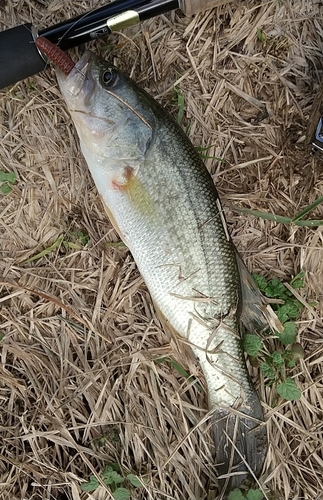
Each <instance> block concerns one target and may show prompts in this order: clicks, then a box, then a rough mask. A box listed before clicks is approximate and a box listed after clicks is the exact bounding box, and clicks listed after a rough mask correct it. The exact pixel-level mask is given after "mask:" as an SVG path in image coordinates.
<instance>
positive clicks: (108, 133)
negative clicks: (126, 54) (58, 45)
mask: <svg viewBox="0 0 323 500" xmlns="http://www.w3.org/2000/svg"><path fill="white" fill-rule="evenodd" d="M56 75H57V80H58V83H59V86H60V89H61V92H62V94H63V96H64V98H65V101H66V103H67V106H68V108H69V111H70V113H71V116H72V119H73V121H74V124H75V127H76V129H77V132H78V135H79V138H80V142H81V147H82V150H83V152H84V150H86V152H87V154H86V156H87V157H88V156H92V157H95V158H97V159H100V160H101V164H102V163H103V161H102V160H110V162H107V163H106V165H109V164H110V165H111V164H112V163H113V164H114V168H118V166H119V167H120V169H123V170H124V169H125V168H128V167H129V166H130V167H131V168H132V170H134V171H135V170H137V169H138V168H139V167H140V166H141V165H142V163H143V161H144V158H145V155H146V152H147V149H148V148H149V145H150V143H151V140H152V137H153V132H154V129H155V116H154V113H153V112H152V111H151V109H150V108H149V106H148V105H147V104H146V101H145V99H144V97H143V95H144V94H145V92H144V91H143V92H141V91H140V89H139V88H138V87H137V86H136V85H135V84H134V82H133V81H132V80H130V79H129V78H127V77H126V76H125V75H124V74H123V73H122V72H121V71H120V70H119V69H118V68H116V67H115V66H114V65H112V64H111V63H109V62H107V61H105V60H103V59H101V58H100V57H98V56H97V55H96V54H94V53H92V52H86V53H85V54H84V55H83V56H82V57H81V59H80V60H79V61H78V62H77V63H76V65H75V67H74V68H73V69H72V71H71V72H70V73H69V74H68V75H67V76H66V75H65V74H63V73H62V71H60V70H59V69H56ZM107 168H108V167H107Z"/></svg>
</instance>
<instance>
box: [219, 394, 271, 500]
mask: <svg viewBox="0 0 323 500" xmlns="http://www.w3.org/2000/svg"><path fill="white" fill-rule="evenodd" d="M254 403H255V404H254V405H253V407H252V408H250V407H249V408H240V409H239V411H235V410H231V409H216V410H215V411H214V414H213V419H214V420H213V431H214V442H215V446H216V461H217V463H218V464H219V465H218V467H217V469H218V473H219V476H220V477H219V487H220V489H221V493H222V495H220V498H226V495H227V494H228V493H229V492H230V491H231V490H232V489H234V488H237V487H239V486H240V485H241V484H242V483H243V482H244V481H245V480H246V479H247V478H248V477H249V479H250V478H252V477H256V478H258V477H259V475H260V474H261V469H262V466H263V462H264V459H265V456H266V453H267V431H266V427H265V425H264V422H263V416H262V410H261V406H260V403H259V401H258V400H256V401H255V402H254ZM256 403H257V404H256ZM258 419H259V420H258ZM221 476H223V477H222V478H221ZM223 495H224V496H223Z"/></svg>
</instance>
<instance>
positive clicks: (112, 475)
mask: <svg viewBox="0 0 323 500" xmlns="http://www.w3.org/2000/svg"><path fill="white" fill-rule="evenodd" d="M102 478H103V482H104V484H113V483H114V484H121V483H123V482H124V477H122V476H120V474H119V472H117V471H115V470H112V468H111V467H108V468H106V469H105V470H104V471H103V473H102Z"/></svg>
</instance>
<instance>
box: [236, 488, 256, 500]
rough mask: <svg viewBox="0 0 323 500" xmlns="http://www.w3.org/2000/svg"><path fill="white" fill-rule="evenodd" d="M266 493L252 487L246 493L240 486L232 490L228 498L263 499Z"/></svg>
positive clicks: (241, 499) (243, 499) (240, 499)
mask: <svg viewBox="0 0 323 500" xmlns="http://www.w3.org/2000/svg"><path fill="white" fill-rule="evenodd" d="M263 498H264V495H263V493H262V491H260V490H259V489H257V490H253V489H250V490H248V491H247V492H246V493H242V491H241V490H239V489H238V488H236V489H234V490H232V491H231V492H230V493H229V495H228V500H262V499H263Z"/></svg>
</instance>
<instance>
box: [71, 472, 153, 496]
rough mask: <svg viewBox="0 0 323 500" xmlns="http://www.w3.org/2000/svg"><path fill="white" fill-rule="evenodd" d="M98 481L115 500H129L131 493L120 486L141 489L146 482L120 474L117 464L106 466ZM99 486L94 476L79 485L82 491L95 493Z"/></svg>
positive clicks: (131, 475)
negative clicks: (106, 487) (108, 489)
mask: <svg viewBox="0 0 323 500" xmlns="http://www.w3.org/2000/svg"><path fill="white" fill-rule="evenodd" d="M100 479H101V480H102V482H103V483H104V484H106V485H107V486H109V488H110V489H111V493H112V496H113V498H114V499H115V500H129V499H130V498H131V491H130V489H129V488H128V487H124V486H120V485H121V484H124V483H125V485H126V486H127V485H128V486H129V487H131V486H134V487H135V488H142V487H143V485H144V483H145V482H146V480H145V479H144V478H141V479H139V477H138V476H136V475H135V474H132V473H130V474H126V475H125V476H124V475H123V474H122V472H121V469H120V467H119V465H118V464H117V463H112V464H108V465H107V466H106V467H105V469H104V470H103V472H102V473H101V474H100ZM99 485H100V482H99V480H98V478H97V477H96V476H90V480H89V481H88V482H86V483H83V484H81V489H82V490H83V491H88V492H91V491H95V490H96V489H97V488H98V487H99Z"/></svg>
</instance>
